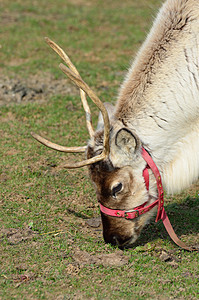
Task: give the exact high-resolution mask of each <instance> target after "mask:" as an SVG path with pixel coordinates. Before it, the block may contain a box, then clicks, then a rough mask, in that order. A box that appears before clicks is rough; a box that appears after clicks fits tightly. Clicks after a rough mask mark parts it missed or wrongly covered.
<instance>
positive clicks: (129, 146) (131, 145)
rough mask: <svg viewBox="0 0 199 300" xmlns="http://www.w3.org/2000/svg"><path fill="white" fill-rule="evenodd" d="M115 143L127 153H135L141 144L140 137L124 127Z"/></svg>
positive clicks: (117, 135)
mask: <svg viewBox="0 0 199 300" xmlns="http://www.w3.org/2000/svg"><path fill="white" fill-rule="evenodd" d="M115 144H116V146H117V147H118V148H119V149H120V150H121V151H123V152H125V154H127V155H132V154H134V153H135V152H136V151H137V150H138V149H139V148H140V146H141V142H140V139H139V138H138V137H137V136H136V135H134V134H133V133H132V132H131V131H130V130H129V129H126V128H122V129H120V130H119V131H118V132H117V134H116V137H115Z"/></svg>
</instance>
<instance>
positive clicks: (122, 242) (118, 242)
mask: <svg viewBox="0 0 199 300" xmlns="http://www.w3.org/2000/svg"><path fill="white" fill-rule="evenodd" d="M104 240H105V242H106V243H109V244H112V245H113V246H118V247H119V248H121V249H123V248H124V247H128V242H129V241H130V240H131V238H125V239H122V238H121V237H120V236H118V235H117V234H114V235H112V236H109V237H108V238H107V237H104Z"/></svg>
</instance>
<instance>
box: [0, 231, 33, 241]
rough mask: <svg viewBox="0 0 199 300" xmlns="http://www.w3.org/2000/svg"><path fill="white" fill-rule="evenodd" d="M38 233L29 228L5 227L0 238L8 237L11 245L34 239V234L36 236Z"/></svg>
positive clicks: (0, 232)
mask: <svg viewBox="0 0 199 300" xmlns="http://www.w3.org/2000/svg"><path fill="white" fill-rule="evenodd" d="M36 234H37V233H36V232H34V231H32V230H31V229H29V228H23V229H16V228H3V229H1V230H0V239H1V238H4V237H7V239H8V243H9V244H10V245H16V244H19V243H21V242H23V241H26V240H30V239H32V238H33V237H34V236H36Z"/></svg>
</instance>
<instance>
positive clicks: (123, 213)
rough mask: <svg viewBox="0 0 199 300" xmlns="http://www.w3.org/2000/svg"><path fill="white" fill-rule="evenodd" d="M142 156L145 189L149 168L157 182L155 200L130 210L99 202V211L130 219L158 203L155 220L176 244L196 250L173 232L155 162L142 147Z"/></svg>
mask: <svg viewBox="0 0 199 300" xmlns="http://www.w3.org/2000/svg"><path fill="white" fill-rule="evenodd" d="M142 157H143V158H144V160H145V161H146V162H147V166H146V168H145V169H144V171H143V177H144V180H145V185H146V188H147V190H149V172H148V169H151V170H152V172H153V174H154V176H155V178H156V182H157V189H158V199H157V200H155V201H154V202H153V203H152V204H149V205H147V206H145V205H146V204H147V202H145V203H143V204H142V205H140V206H137V207H135V208H134V209H131V210H120V209H112V208H107V207H105V206H103V205H102V204H101V203H100V210H101V212H103V213H104V214H106V215H109V216H112V217H119V218H125V219H127V220H128V219H130V220H132V219H135V218H137V217H139V216H140V215H142V214H144V213H146V212H148V211H150V210H151V209H152V208H153V207H154V206H156V205H158V212H157V216H156V222H157V221H159V220H160V219H161V220H162V222H163V224H164V226H165V228H166V230H167V232H168V234H169V236H170V237H171V239H172V240H173V241H174V242H175V243H176V244H177V245H178V246H180V247H182V248H183V249H185V250H188V251H198V250H199V249H197V248H195V247H188V246H187V245H186V244H185V243H184V242H182V241H181V240H179V238H178V237H177V235H176V234H175V232H174V230H173V227H172V226H171V223H170V221H169V218H168V216H167V214H166V212H165V209H164V191H163V187H162V180H161V176H160V172H159V170H158V168H157V166H156V164H155V163H154V161H153V160H152V158H151V156H150V155H149V154H148V152H147V151H146V150H145V149H144V148H142Z"/></svg>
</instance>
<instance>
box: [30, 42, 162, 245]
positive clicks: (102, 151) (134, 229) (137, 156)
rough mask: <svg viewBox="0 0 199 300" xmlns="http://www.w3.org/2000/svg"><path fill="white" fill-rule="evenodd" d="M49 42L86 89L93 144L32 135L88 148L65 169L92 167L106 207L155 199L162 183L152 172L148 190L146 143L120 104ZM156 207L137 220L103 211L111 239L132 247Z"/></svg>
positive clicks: (72, 76) (106, 233) (121, 207)
mask: <svg viewBox="0 0 199 300" xmlns="http://www.w3.org/2000/svg"><path fill="white" fill-rule="evenodd" d="M46 41H47V43H48V44H49V45H50V46H51V48H52V49H53V50H55V51H56V52H57V53H58V54H59V55H60V57H61V58H62V59H63V60H64V62H65V63H66V64H67V65H68V66H69V69H68V68H67V67H66V66H65V65H63V64H61V65H60V68H61V70H62V71H63V72H64V73H65V74H66V75H67V76H68V77H69V78H70V79H71V80H72V81H73V82H74V83H75V84H76V85H77V86H78V87H79V88H80V95H81V100H82V103H83V107H84V110H85V112H86V120H87V128H88V132H89V135H90V141H89V143H88V145H87V146H83V147H63V146H60V145H57V144H54V143H52V142H50V141H48V140H46V139H44V138H42V137H41V136H39V135H37V134H35V133H32V135H33V137H34V138H35V139H37V140H38V141H39V142H41V143H42V144H44V145H46V146H48V147H50V148H52V149H55V150H58V151H63V152H84V151H85V150H86V155H87V159H86V160H84V161H82V162H78V163H74V164H66V165H65V166H64V167H66V168H79V167H83V166H89V172H90V177H91V179H92V181H93V183H94V186H95V189H96V194H97V199H98V202H99V203H100V204H101V205H102V206H104V207H107V208H109V209H114V210H116V209H119V210H124V211H126V212H128V211H133V210H134V208H136V207H139V206H141V205H143V204H144V203H147V204H150V203H152V202H153V201H154V197H156V194H157V192H156V190H157V187H156V181H155V180H154V177H153V174H152V173H150V179H151V180H150V187H149V190H147V188H146V185H145V180H144V177H143V170H144V169H145V167H146V161H145V160H144V159H143V157H142V154H141V152H142V143H141V141H140V139H139V137H138V136H137V135H136V134H135V132H133V131H132V130H131V129H128V128H126V127H124V125H123V124H122V122H120V121H119V120H118V119H116V118H115V117H114V107H112V106H110V104H103V103H102V102H101V101H100V100H99V98H98V97H97V96H96V95H95V94H94V93H93V91H92V90H91V89H90V88H89V87H88V86H87V84H86V83H85V82H84V81H83V80H82V78H81V76H80V75H79V73H78V71H77V69H76V68H75V66H74V65H73V64H72V62H71V61H70V59H69V58H68V56H67V55H66V54H65V53H64V51H63V50H62V49H61V48H60V47H59V46H58V45H56V44H55V43H54V42H52V41H51V40H49V39H48V38H46ZM85 93H86V94H87V95H88V96H89V97H90V98H91V100H92V101H93V102H94V103H95V104H96V105H97V106H98V108H99V109H100V115H99V121H98V126H97V130H96V131H95V132H94V130H93V127H92V122H91V114H90V109H89V106H88V103H87V100H86V95H85ZM154 209H155V208H153V209H152V210H150V212H147V213H146V214H143V215H141V216H139V217H138V218H135V219H133V220H129V219H126V218H117V217H114V216H110V215H107V214H105V213H104V212H101V217H102V223H103V236H104V240H105V242H109V243H112V244H115V245H118V246H120V247H126V246H129V245H131V244H132V243H133V242H135V240H136V239H137V238H138V236H139V234H140V232H141V230H142V228H143V227H144V225H145V224H146V223H147V222H148V221H149V219H150V217H151V216H152V215H153V213H154Z"/></svg>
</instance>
